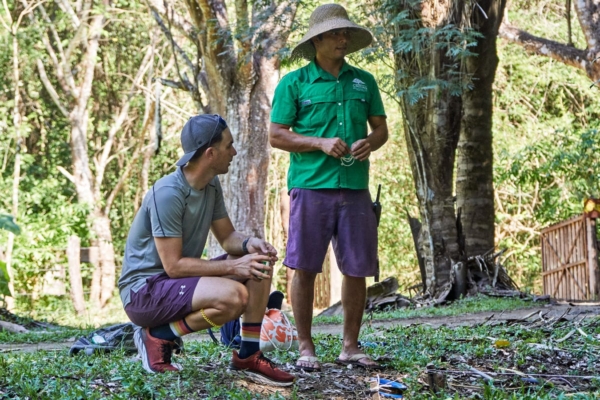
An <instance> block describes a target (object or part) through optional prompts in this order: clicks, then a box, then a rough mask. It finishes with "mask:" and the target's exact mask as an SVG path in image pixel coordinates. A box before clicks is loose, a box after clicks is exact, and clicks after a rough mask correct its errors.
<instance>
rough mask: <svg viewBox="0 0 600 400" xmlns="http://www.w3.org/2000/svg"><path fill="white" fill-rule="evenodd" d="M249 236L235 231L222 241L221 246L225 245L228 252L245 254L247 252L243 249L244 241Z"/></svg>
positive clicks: (238, 254) (239, 254)
mask: <svg viewBox="0 0 600 400" xmlns="http://www.w3.org/2000/svg"><path fill="white" fill-rule="evenodd" d="M248 237H249V236H248V235H244V234H242V233H240V232H237V231H233V232H231V234H230V235H229V236H228V237H227V238H226V239H225V240H223V243H221V247H223V250H225V252H226V253H227V254H231V255H234V256H243V255H245V254H247V253H246V252H244V250H243V243H244V240H246V239H248Z"/></svg>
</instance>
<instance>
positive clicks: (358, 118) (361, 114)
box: [346, 93, 369, 124]
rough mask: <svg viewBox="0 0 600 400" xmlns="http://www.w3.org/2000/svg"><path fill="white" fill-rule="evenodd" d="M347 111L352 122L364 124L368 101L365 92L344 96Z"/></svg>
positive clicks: (366, 117) (367, 112)
mask: <svg viewBox="0 0 600 400" xmlns="http://www.w3.org/2000/svg"><path fill="white" fill-rule="evenodd" d="M346 104H347V111H348V112H349V113H350V120H351V121H352V122H353V123H354V124H366V123H367V120H368V118H369V101H368V100H367V96H366V93H352V94H351V95H349V96H347V97H346Z"/></svg>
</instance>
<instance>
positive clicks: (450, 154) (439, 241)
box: [396, 21, 462, 295]
mask: <svg viewBox="0 0 600 400" xmlns="http://www.w3.org/2000/svg"><path fill="white" fill-rule="evenodd" d="M450 22H454V23H457V24H459V23H460V21H447V22H446V23H450ZM444 25H445V24H444ZM431 48H432V50H431V51H430V53H429V54H427V55H421V57H422V59H421V60H420V63H419V68H421V69H420V70H419V71H412V72H413V73H417V74H419V75H420V76H436V77H439V78H441V79H443V78H444V76H445V75H446V74H447V72H448V71H447V70H446V69H445V68H446V67H445V66H446V65H449V64H451V62H450V60H447V59H446V58H445V55H444V54H443V52H442V51H439V50H436V49H435V46H432V47H431ZM410 64H411V63H410V62H407V60H406V59H404V58H403V56H401V55H398V54H396V66H397V69H398V70H402V69H405V68H406V66H407V65H410ZM413 65H414V64H413ZM399 85H400V86H401V87H402V88H404V87H405V86H404V85H407V83H406V82H399ZM401 106H402V111H403V115H404V133H405V137H406V142H407V147H408V153H409V159H410V164H411V169H412V172H413V180H414V182H415V188H416V191H417V199H418V201H419V211H420V215H421V223H422V227H421V241H420V242H421V247H420V250H421V255H422V256H423V261H424V265H425V272H426V275H427V278H426V279H427V280H426V287H427V290H428V291H429V293H430V294H432V295H437V293H438V292H439V291H440V290H442V289H443V288H444V289H445V288H446V286H447V285H449V284H451V283H452V281H451V279H452V278H451V269H452V265H453V262H455V261H457V260H458V259H459V257H460V254H459V249H458V236H457V230H456V217H455V205H454V196H453V183H454V161H455V152H456V146H457V143H458V138H459V132H460V122H461V107H462V102H461V98H460V97H458V96H453V95H452V94H451V93H450V91H449V90H447V89H442V88H440V87H439V86H438V87H437V88H435V89H433V90H430V91H428V92H427V94H425V98H424V99H422V100H421V101H419V102H413V101H412V100H411V99H410V98H408V97H407V96H403V97H402V98H401Z"/></svg>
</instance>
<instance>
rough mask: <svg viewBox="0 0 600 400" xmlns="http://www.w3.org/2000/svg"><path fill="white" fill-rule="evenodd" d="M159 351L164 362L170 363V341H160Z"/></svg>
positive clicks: (171, 349)
mask: <svg viewBox="0 0 600 400" xmlns="http://www.w3.org/2000/svg"><path fill="white" fill-rule="evenodd" d="M160 353H161V355H162V358H163V361H164V362H165V364H171V354H172V353H173V346H172V345H171V343H162V344H161V345H160Z"/></svg>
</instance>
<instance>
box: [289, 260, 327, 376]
mask: <svg viewBox="0 0 600 400" xmlns="http://www.w3.org/2000/svg"><path fill="white" fill-rule="evenodd" d="M316 277H317V274H316V273H314V272H307V271H303V270H300V269H297V270H295V272H294V280H293V281H292V309H293V311H294V319H295V320H296V329H297V330H298V345H299V351H300V356H301V357H306V356H308V357H316V354H315V344H314V343H313V340H312V335H311V330H312V329H311V328H312V316H313V301H314V297H315V278H316ZM297 366H298V367H300V368H317V369H318V368H320V367H321V366H320V365H319V363H318V362H308V361H298V364H297Z"/></svg>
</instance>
